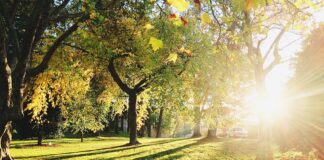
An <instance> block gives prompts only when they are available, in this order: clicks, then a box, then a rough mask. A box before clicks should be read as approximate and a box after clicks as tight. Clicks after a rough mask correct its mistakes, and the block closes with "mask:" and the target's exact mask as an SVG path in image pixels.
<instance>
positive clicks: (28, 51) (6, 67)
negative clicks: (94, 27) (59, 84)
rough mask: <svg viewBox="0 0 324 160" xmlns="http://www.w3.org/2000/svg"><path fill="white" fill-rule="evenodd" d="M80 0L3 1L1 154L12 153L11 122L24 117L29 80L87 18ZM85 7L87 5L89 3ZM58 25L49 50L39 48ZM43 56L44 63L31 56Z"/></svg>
mask: <svg viewBox="0 0 324 160" xmlns="http://www.w3.org/2000/svg"><path fill="white" fill-rule="evenodd" d="M81 4H82V3H80V2H79V1H69V0H64V1H52V0H38V1H1V2H0V7H1V8H0V55H1V60H0V70H1V71H0V82H1V83H0V92H1V93H0V95H1V96H0V99H1V100H0V114H1V118H0V134H1V135H2V136H1V144H3V145H1V154H0V155H1V157H0V159H12V157H11V156H10V154H9V144H10V137H11V136H10V129H9V128H11V127H10V126H9V124H10V121H12V120H15V119H19V118H21V117H22V116H23V105H22V104H23V99H24V90H25V86H26V85H27V82H28V81H29V80H30V79H31V78H33V77H35V76H36V75H38V74H40V73H42V72H43V71H44V70H45V69H46V68H47V67H48V62H49V61H50V59H51V57H52V56H53V54H54V53H55V51H56V50H57V49H58V48H59V47H60V46H61V43H62V42H63V41H64V40H65V39H66V38H67V37H69V36H70V35H71V34H72V33H73V32H74V31H75V30H77V28H78V26H79V24H80V23H81V22H83V21H85V20H86V19H87V17H88V16H87V14H85V13H84V12H81V11H80V9H79V8H80V7H81V6H80V5H81ZM85 6H87V4H86V3H85ZM52 28H56V29H57V31H59V32H58V33H57V34H52V36H51V38H50V39H51V42H52V43H49V44H48V43H47V44H45V45H46V46H47V48H46V49H45V51H40V50H38V49H39V48H40V47H41V46H44V44H43V43H42V42H43V40H44V38H45V37H48V36H46V34H47V31H48V30H50V29H52ZM35 55H43V56H42V58H41V59H40V63H38V64H37V65H31V58H32V57H34V56H35Z"/></svg>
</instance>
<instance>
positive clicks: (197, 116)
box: [192, 107, 201, 137]
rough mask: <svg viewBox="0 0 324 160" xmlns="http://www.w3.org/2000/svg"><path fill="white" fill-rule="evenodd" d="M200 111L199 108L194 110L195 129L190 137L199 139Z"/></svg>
mask: <svg viewBox="0 0 324 160" xmlns="http://www.w3.org/2000/svg"><path fill="white" fill-rule="evenodd" d="M200 125H201V111H200V107H196V108H195V127H194V132H193V135H192V137H201V129H200V128H201V126H200Z"/></svg>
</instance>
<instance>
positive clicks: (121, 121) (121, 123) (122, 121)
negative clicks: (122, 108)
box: [120, 114, 125, 131]
mask: <svg viewBox="0 0 324 160" xmlns="http://www.w3.org/2000/svg"><path fill="white" fill-rule="evenodd" d="M124 120H125V118H124V114H123V115H122V116H121V119H120V130H121V131H124Z"/></svg>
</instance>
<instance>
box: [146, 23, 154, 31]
mask: <svg viewBox="0 0 324 160" xmlns="http://www.w3.org/2000/svg"><path fill="white" fill-rule="evenodd" d="M144 28H145V29H146V30H150V29H153V28H154V26H152V25H151V24H150V23H148V24H146V25H145V26H144Z"/></svg>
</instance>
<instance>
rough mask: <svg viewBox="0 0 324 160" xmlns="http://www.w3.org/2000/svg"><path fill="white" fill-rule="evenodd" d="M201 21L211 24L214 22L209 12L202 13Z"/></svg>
mask: <svg viewBox="0 0 324 160" xmlns="http://www.w3.org/2000/svg"><path fill="white" fill-rule="evenodd" d="M201 22H202V23H203V24H209V23H211V22H212V20H211V19H210V17H209V15H208V13H206V12H205V13H203V14H202V15H201Z"/></svg>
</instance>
